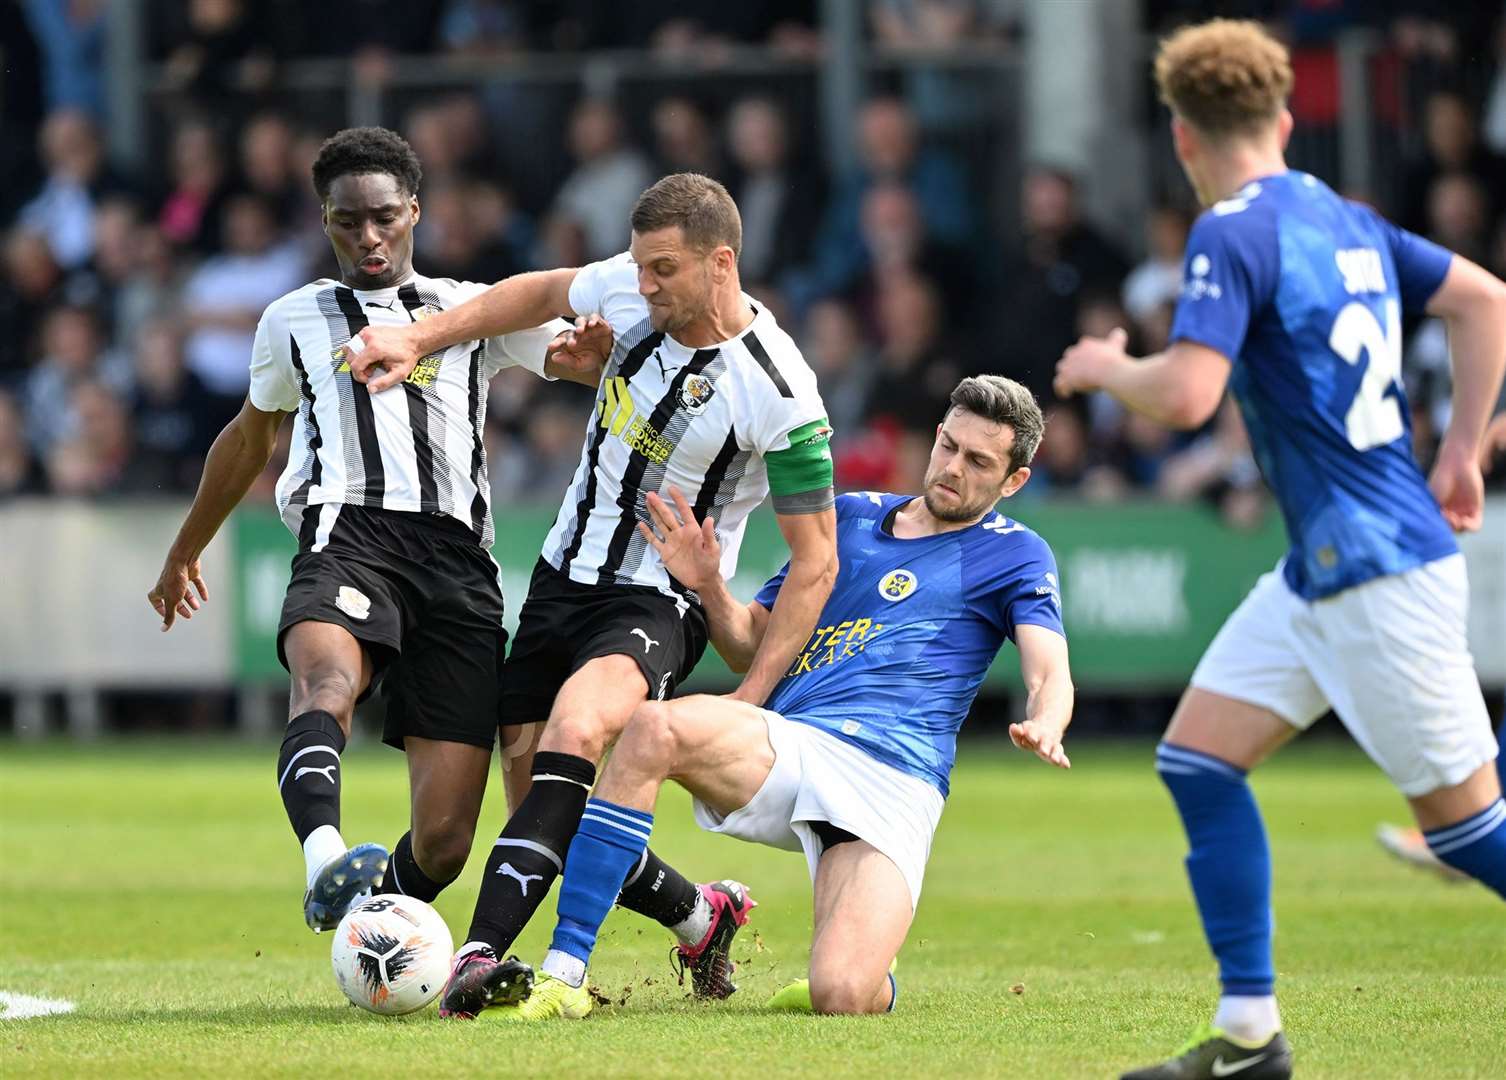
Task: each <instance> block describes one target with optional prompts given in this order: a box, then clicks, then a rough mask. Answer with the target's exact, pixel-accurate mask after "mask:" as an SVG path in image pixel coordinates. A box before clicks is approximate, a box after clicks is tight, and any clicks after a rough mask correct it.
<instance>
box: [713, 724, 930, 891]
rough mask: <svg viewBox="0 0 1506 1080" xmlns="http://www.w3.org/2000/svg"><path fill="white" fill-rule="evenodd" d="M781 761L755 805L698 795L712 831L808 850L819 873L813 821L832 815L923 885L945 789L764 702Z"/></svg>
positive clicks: (916, 887) (912, 883)
mask: <svg viewBox="0 0 1506 1080" xmlns="http://www.w3.org/2000/svg"><path fill="white" fill-rule="evenodd" d="M763 714H764V719H765V720H766V721H767V722H768V725H769V743H770V745H772V746H773V748H774V767H773V768H772V769H770V770H769V775H768V776H767V777H766V778H765V779H764V782H763V786H762V787H760V788H759V789H758V793H757V794H756V795H754V796H753V798H751V799H750V800H748V805H746V806H744V807H743V808H742V809H740V810H734V811H733V812H732V813H730V814H728V815H727V816H726V817H723V816H722V815H720V814H718V813H717V812H716V811H715V810H713V809H711V807H709V806H707V805H706V804H705V803H703V802H701V801H700V800H699V799H697V800H695V819H696V822H697V824H699V825H700V826H701V828H703V829H705V830H707V831H708V832H714V833H725V834H726V835H728V836H735V837H737V838H738V839H739V840H747V841H750V842H752V843H755V844H767V845H768V846H769V847H777V848H783V849H785V850H786V851H804V852H805V858H806V862H807V863H808V864H809V865H810V873H811V880H812V881H814V880H815V878H816V866H817V864H818V863H819V862H820V860H821V852H822V851H823V850H824V848H823V845H822V843H821V839H820V837H818V836H817V835H816V834H815V832H814V831H813V830H812V829H811V827H810V824H809V823H810V822H812V821H826V822H830V823H831V824H832V825H835V826H836V827H837V828H839V829H845V830H846V831H847V832H850V833H852V834H853V835H854V836H856V837H857V838H858V839H860V840H864V841H866V842H867V843H869V844H872V845H873V846H874V847H875V848H877V849H878V850H879V851H881V852H883V853H884V854H885V855H887V856H888V857H889V859H890V861H891V862H893V863H894V865H895V866H897V867H899V872H900V873H901V874H902V875H903V876H904V879H905V884H906V885H908V886H909V887H910V906H911V909H912V910H913V909H914V908H915V907H916V906H917V905H918V904H919V903H920V885H921V880H922V879H923V878H924V876H925V869H926V860H927V859H928V858H930V855H931V838H932V837H934V836H935V835H936V825H937V823H938V822H940V821H941V809H942V806H943V805H944V804H945V800H944V799H943V798H942V797H941V792H939V791H937V790H936V789H935V788H934V787H932V786H931V785H930V784H928V783H926V782H925V781H924V780H922V779H920V778H919V777H916V776H911V775H910V774H909V773H904V772H900V771H899V770H898V769H896V768H894V767H893V766H891V765H885V764H884V763H883V762H882V761H879V760H878V759H876V758H874V757H871V756H870V755H868V754H866V753H864V752H863V751H862V750H859V749H858V748H857V747H856V746H853V745H852V744H851V743H847V742H843V741H842V740H841V739H839V738H837V737H836V736H835V735H829V734H827V733H826V732H825V731H822V730H821V729H820V728H815V727H811V726H810V725H809V724H800V723H796V722H795V721H793V720H786V719H785V718H784V717H782V716H780V715H779V714H778V713H774V712H770V711H768V710H767V709H764V710H763Z"/></svg>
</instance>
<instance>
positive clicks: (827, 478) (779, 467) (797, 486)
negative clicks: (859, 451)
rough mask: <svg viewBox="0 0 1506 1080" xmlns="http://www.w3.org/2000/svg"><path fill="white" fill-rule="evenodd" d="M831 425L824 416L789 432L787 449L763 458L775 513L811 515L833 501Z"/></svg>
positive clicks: (834, 495) (834, 500)
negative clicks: (767, 472)
mask: <svg viewBox="0 0 1506 1080" xmlns="http://www.w3.org/2000/svg"><path fill="white" fill-rule="evenodd" d="M830 442H831V425H830V424H829V423H827V422H826V417H824V416H823V417H822V418H821V419H819V420H812V421H811V422H810V423H809V424H803V425H801V426H800V427H797V428H796V429H795V430H794V431H792V432H790V446H789V449H788V450H775V451H773V452H772V453H768V454H765V455H764V457H763V462H764V467H765V468H767V469H768V471H769V491H770V492H772V493H773V496H774V512H775V513H777V514H815V513H819V512H820V511H822V510H826V509H828V508H830V507H831V506H832V505H833V504H834V503H835V502H836V494H835V491H834V489H833V486H832V468H831V447H830V445H829V443H830Z"/></svg>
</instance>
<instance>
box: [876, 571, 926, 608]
mask: <svg viewBox="0 0 1506 1080" xmlns="http://www.w3.org/2000/svg"><path fill="white" fill-rule="evenodd" d="M919 584H920V581H919V579H918V578H916V576H915V575H914V574H912V573H910V571H908V570H890V571H889V572H888V573H887V574H885V575H884V579H883V580H882V581H880V582H879V587H878V591H879V595H880V596H882V597H883V598H884V599H885V600H888V601H889V602H890V603H891V604H892V603H895V602H897V601H899V600H903V599H904V598H905V597H907V596H909V595H910V594H911V593H912V592H914V591H915V586H917V585H919Z"/></svg>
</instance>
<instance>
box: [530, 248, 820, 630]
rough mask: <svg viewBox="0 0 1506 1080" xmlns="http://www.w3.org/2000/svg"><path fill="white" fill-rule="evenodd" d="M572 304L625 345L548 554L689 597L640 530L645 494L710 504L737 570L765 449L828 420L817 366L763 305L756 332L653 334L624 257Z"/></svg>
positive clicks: (577, 570) (613, 580)
mask: <svg viewBox="0 0 1506 1080" xmlns="http://www.w3.org/2000/svg"><path fill="white" fill-rule="evenodd" d="M749 302H750V303H752V301H751V300H750V301H749ZM570 307H571V309H572V310H573V311H574V312H575V313H576V314H577V315H586V314H591V313H598V314H600V315H601V316H602V317H603V318H605V319H606V320H607V322H609V323H610V324H611V326H612V330H613V333H614V334H615V341H614V343H613V348H612V356H611V359H610V360H609V361H608V363H607V367H606V370H605V372H603V376H602V381H601V386H600V388H599V389H598V390H597V394H596V408H595V409H594V410H593V411H592V413H591V417H590V419H589V420H588V421H587V424H586V439H585V446H584V449H583V452H582V454H581V461H580V465H579V467H578V468H577V469H576V471H575V477H574V479H573V480H572V482H571V485H570V489H569V491H567V492H566V493H565V499H564V502H563V503H562V504H561V506H560V511H559V514H558V516H557V517H556V518H555V522H554V528H553V529H552V530H551V531H550V533H549V537H548V539H547V540H545V542H544V551H543V555H544V558H545V559H546V560H547V561H548V562H549V564H550V565H551V566H553V567H554V568H555V569H557V570H560V571H563V572H564V573H566V574H568V575H569V576H570V579H571V580H572V581H578V582H582V583H584V584H602V585H606V584H623V585H629V584H630V585H648V586H653V587H655V588H657V589H659V590H660V591H662V592H664V593H665V594H666V595H671V596H676V597H679V598H681V601H682V603H683V602H684V598H686V597H688V596H689V595H690V594H689V593H688V592H687V591H686V590H685V589H684V587H683V586H680V585H679V583H678V582H672V581H671V579H670V577H669V574H668V572H667V571H666V570H665V569H664V565H663V563H662V562H661V561H660V560H659V556H658V553H657V552H655V551H654V549H653V548H652V546H650V545H649V544H648V542H647V541H646V540H644V538H643V536H642V535H641V534H640V533H639V532H638V530H637V527H636V525H637V522H639V521H648V520H649V517H648V511H647V509H646V503H645V499H646V496H647V493H648V492H650V491H653V492H657V493H658V494H660V495H661V496H663V497H664V498H665V500H666V501H668V499H669V495H668V492H669V488H670V487H671V486H675V487H678V488H679V489H680V491H681V492H682V493H683V494H684V495H685V498H686V499H687V500H688V501H689V502H690V503H691V504H692V506H693V507H694V508H695V514H696V518H697V519H698V520H699V519H701V518H703V517H705V516H706V515H707V514H708V513H709V514H710V515H711V516H712V517H713V518H714V519H715V521H716V532H717V539H718V540H719V541H720V543H721V547H722V573H723V574H724V575H725V576H727V577H731V576H732V574H733V573H734V572H735V571H736V568H737V552H738V548H739V546H740V545H741V543H742V536H743V529H744V526H745V525H746V523H747V518H748V514H749V513H750V512H751V511H752V510H753V508H754V507H756V506H757V505H758V504H759V503H761V502H763V499H764V496H765V495H767V494H768V491H769V481H768V474H767V471H766V469H765V466H764V455H765V454H769V453H774V452H776V451H781V450H787V449H789V447H790V433H791V432H794V431H796V430H797V429H800V428H801V427H804V426H807V425H810V424H811V423H813V422H816V421H821V422H823V423H824V420H825V416H826V409H825V407H824V406H823V405H822V403H821V396H820V394H819V393H818V392H817V389H816V376H815V374H814V373H813V372H812V371H811V369H810V367H809V366H807V364H806V362H805V358H804V357H802V356H801V355H800V350H799V349H798V348H797V347H796V346H795V343H794V342H793V341H791V340H790V337H789V335H788V334H786V333H785V332H784V331H783V330H781V329H780V328H779V325H778V324H777V323H776V322H775V321H774V316H773V315H771V314H770V313H769V312H768V311H767V310H766V309H764V308H763V307H761V306H759V305H757V304H754V305H753V308H754V311H755V313H756V314H755V317H754V319H753V321H752V323H750V324H749V325H748V328H747V329H746V330H744V331H743V332H742V333H741V334H739V335H737V337H735V338H733V339H732V340H730V341H724V342H721V343H720V344H717V345H712V346H709V347H707V348H703V349H693V348H689V347H687V346H685V345H681V344H680V343H679V342H677V341H675V340H674V338H672V337H670V336H669V335H667V334H664V333H660V332H658V331H656V330H654V329H653V327H652V326H651V325H650V323H649V309H648V303H647V301H645V300H644V299H643V297H642V296H641V295H640V294H639V292H638V275H637V267H636V265H635V264H634V263H633V261H632V259H631V258H630V257H629V256H628V255H627V254H626V253H623V254H621V255H617V256H615V257H613V258H611V259H607V260H604V261H602V262H598V263H593V264H591V265H590V266H586V267H583V268H582V269H581V270H580V271H579V273H577V274H576V277H575V281H574V282H573V284H572V285H571V287H570Z"/></svg>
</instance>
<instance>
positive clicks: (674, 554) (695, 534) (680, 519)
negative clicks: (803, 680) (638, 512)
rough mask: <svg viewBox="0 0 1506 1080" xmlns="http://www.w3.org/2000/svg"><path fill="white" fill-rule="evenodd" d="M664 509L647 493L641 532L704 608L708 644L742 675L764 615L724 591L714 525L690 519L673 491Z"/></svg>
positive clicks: (682, 499)
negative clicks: (646, 521) (647, 518)
mask: <svg viewBox="0 0 1506 1080" xmlns="http://www.w3.org/2000/svg"><path fill="white" fill-rule="evenodd" d="M669 496H670V498H671V499H673V500H674V505H673V506H670V505H669V504H668V503H666V502H665V501H664V500H663V499H661V498H659V496H658V495H656V494H654V493H653V492H649V494H648V498H647V503H648V512H649V516H650V517H651V518H652V519H653V522H654V526H653V528H652V529H650V528H649V527H648V525H646V524H644V523H643V522H641V521H640V522H639V523H638V531H639V532H641V533H642V534H643V536H644V539H646V540H647V541H648V542H649V543H650V544H652V545H653V547H654V550H655V551H657V552H658V553H659V558H660V559H662V560H663V561H664V568H665V569H666V570H668V571H669V572H670V574H672V575H673V576H674V579H675V580H676V581H678V582H680V584H682V585H684V586H686V587H687V588H690V589H694V590H695V592H696V594H697V595H699V596H700V598H701V604H702V605H703V606H704V607H705V609H706V624H707V630H708V632H709V633H710V635H711V645H712V647H713V648H714V649H716V651H717V653H718V655H720V656H721V658H722V659H723V660H725V661H726V662H727V666H728V667H729V668H731V669H732V670H733V671H735V672H738V673H742V672H745V671H747V670H748V665H749V664H750V663H752V662H753V656H754V654H755V653H757V652H758V644H759V642H761V641H762V640H763V632H764V628H765V627H766V626H767V625H768V622H769V612H768V609H767V608H765V607H764V606H763V605H762V604H758V603H751V604H744V603H741V602H740V601H738V600H737V598H736V597H734V596H733V595H732V593H731V592H730V591H729V590H728V588H727V582H726V580H725V579H723V577H722V546H721V544H720V543H719V542H718V541H717V539H716V523H715V522H713V521H712V519H711V518H710V517H709V516H708V517H707V518H705V519H704V520H703V521H700V522H697V521H696V520H695V513H694V511H693V510H692V509H691V506H690V503H689V502H687V501H686V499H685V496H684V494H682V493H681V491H680V489H679V488H677V487H671V488H670V489H669Z"/></svg>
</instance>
